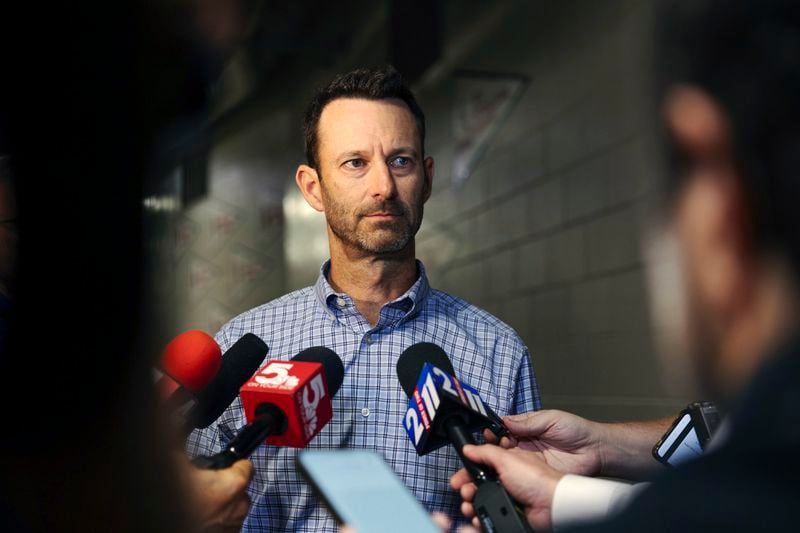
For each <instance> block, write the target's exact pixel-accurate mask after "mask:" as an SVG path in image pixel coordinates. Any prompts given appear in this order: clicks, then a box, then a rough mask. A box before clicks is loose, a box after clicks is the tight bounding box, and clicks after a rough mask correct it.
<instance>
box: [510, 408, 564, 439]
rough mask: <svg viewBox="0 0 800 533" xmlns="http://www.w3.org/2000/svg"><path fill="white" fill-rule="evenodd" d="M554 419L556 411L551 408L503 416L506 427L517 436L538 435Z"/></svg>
mask: <svg viewBox="0 0 800 533" xmlns="http://www.w3.org/2000/svg"><path fill="white" fill-rule="evenodd" d="M555 421H556V412H555V411H551V410H545V411H532V412H529V413H522V414H520V415H510V416H504V417H503V422H505V424H506V427H508V429H509V431H511V433H512V434H514V435H515V436H517V437H538V436H539V435H541V434H542V433H544V432H545V431H547V430H548V429H550V427H551V426H552V425H553V423H554V422H555Z"/></svg>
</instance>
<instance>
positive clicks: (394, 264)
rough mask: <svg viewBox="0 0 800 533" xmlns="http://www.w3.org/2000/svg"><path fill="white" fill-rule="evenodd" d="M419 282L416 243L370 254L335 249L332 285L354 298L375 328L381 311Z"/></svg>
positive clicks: (330, 281)
mask: <svg viewBox="0 0 800 533" xmlns="http://www.w3.org/2000/svg"><path fill="white" fill-rule="evenodd" d="M416 280H417V265H416V261H415V258H414V242H413V241H412V242H411V243H409V245H408V246H407V247H406V248H405V249H404V250H401V251H400V252H397V253H395V254H387V255H378V256H376V255H367V254H364V253H363V252H360V251H357V250H352V249H349V248H346V247H344V246H334V245H332V246H331V266H330V271H329V272H328V282H329V283H330V284H331V287H333V289H334V290H335V291H337V292H344V293H346V294H347V295H348V296H350V298H352V299H353V301H354V303H355V306H356V309H358V311H359V312H360V313H361V314H362V316H363V317H364V318H365V319H366V320H367V321H368V322H369V323H370V324H371V325H372V326H374V325H375V324H377V323H378V319H379V318H380V312H381V308H382V307H383V306H384V305H385V304H386V303H388V302H391V301H392V300H395V299H397V298H399V297H400V296H402V295H403V294H404V293H405V292H406V291H408V289H410V288H411V286H412V285H413V284H414V282H415V281H416Z"/></svg>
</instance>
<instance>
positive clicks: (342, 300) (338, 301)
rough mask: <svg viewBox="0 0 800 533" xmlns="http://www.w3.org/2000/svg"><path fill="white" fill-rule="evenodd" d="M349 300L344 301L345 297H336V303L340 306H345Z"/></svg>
mask: <svg viewBox="0 0 800 533" xmlns="http://www.w3.org/2000/svg"><path fill="white" fill-rule="evenodd" d="M346 303H347V302H345V301H344V298H336V305H338V306H339V307H344V306H345V304H346Z"/></svg>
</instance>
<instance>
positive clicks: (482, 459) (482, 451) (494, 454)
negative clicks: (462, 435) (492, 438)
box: [462, 444, 509, 470]
mask: <svg viewBox="0 0 800 533" xmlns="http://www.w3.org/2000/svg"><path fill="white" fill-rule="evenodd" d="M462 451H463V452H464V455H465V456H466V457H467V459H470V460H471V461H475V462H476V463H481V464H485V465H488V466H490V467H492V468H493V469H494V470H497V465H498V464H499V463H500V462H502V460H503V458H504V457H505V454H508V453H509V451H508V450H505V449H503V448H501V447H500V446H495V445H494V444H483V445H480V446H476V445H474V444H467V445H466V446H464V448H463V450H462Z"/></svg>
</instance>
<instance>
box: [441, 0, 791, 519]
mask: <svg viewBox="0 0 800 533" xmlns="http://www.w3.org/2000/svg"><path fill="white" fill-rule="evenodd" d="M656 21H657V23H658V24H659V28H658V31H657V36H658V37H657V42H656V57H655V61H656V68H657V71H658V75H657V80H658V82H659V84H658V88H659V90H658V94H659V112H660V115H661V119H662V120H663V123H664V125H665V127H666V132H667V135H666V139H665V144H666V145H668V147H669V149H670V152H671V155H672V157H671V164H672V168H671V172H670V179H669V180H668V181H669V187H668V189H669V190H668V193H667V197H668V204H669V206H668V208H667V209H666V214H667V217H666V218H667V223H666V224H665V227H664V228H663V229H664V231H663V234H662V237H660V238H658V239H655V240H654V241H655V242H654V245H656V246H661V247H662V248H664V249H671V250H672V251H673V253H674V257H675V258H676V261H675V262H674V265H675V266H676V269H675V270H673V271H672V272H669V273H668V274H669V275H664V271H663V269H664V268H665V267H664V265H665V264H668V263H667V262H665V261H661V262H660V265H661V266H659V265H658V264H656V265H655V268H657V269H658V270H657V271H656V272H654V273H653V274H654V275H653V276H652V278H653V279H654V280H655V282H656V283H655V284H654V287H653V295H652V297H653V300H654V304H655V306H654V311H655V315H656V320H660V319H663V318H665V317H666V319H667V320H666V321H663V322H660V324H659V325H660V326H662V327H661V328H657V329H661V330H665V331H666V332H667V334H668V339H667V341H668V342H664V343H662V344H663V345H664V346H669V348H670V353H668V354H666V355H668V356H670V357H679V356H680V355H683V354H681V353H679V352H680V351H681V350H679V349H678V347H681V346H683V347H685V350H683V351H685V353H686V355H688V356H690V357H691V361H692V363H693V365H694V369H695V377H696V378H697V380H698V382H699V384H700V385H701V386H702V388H703V390H704V392H705V394H706V397H707V398H710V399H713V400H715V401H716V402H717V403H718V405H719V406H720V409H721V411H722V412H723V416H724V418H723V425H722V427H721V428H720V433H719V434H718V435H717V436H716V438H715V441H714V442H713V446H712V447H711V449H710V450H708V451H707V452H706V454H705V455H703V456H702V457H700V458H698V459H696V460H694V461H691V462H689V463H686V464H684V465H682V466H680V467H678V468H675V469H669V470H667V469H662V470H663V473H662V474H661V475H660V476H658V477H657V478H656V479H655V480H654V482H653V483H652V484H650V485H648V486H646V487H644V488H643V489H642V490H641V491H640V492H639V493H638V495H636V496H635V497H634V498H633V499H632V501H631V502H630V503H629V505H628V506H627V507H626V508H625V509H624V510H623V511H621V512H620V513H619V514H617V515H615V516H614V517H613V518H612V519H611V520H610V521H605V522H602V523H596V524H593V525H587V526H586V527H587V528H589V529H591V530H592V531H606V530H608V531H788V530H797V528H798V520H799V519H798V518H797V516H796V511H797V509H798V508H800V490H798V487H797V481H798V480H799V479H800V456H798V450H800V338H799V337H798V335H797V334H798V331H797V320H798V310H797V305H798V301H799V300H798V280H800V210H798V209H797V206H796V202H797V200H798V198H800V99H798V97H797V95H798V94H800V4H797V3H796V2H788V1H777V0H775V1H762V2H740V1H739V2H731V1H714V0H703V1H700V0H698V1H694V2H674V3H670V4H665V5H662V6H661V10H660V11H659V14H658V16H657V18H656ZM670 279H672V280H677V281H678V283H669V280H670ZM676 295H681V296H682V297H683V298H682V302H681V303H682V305H676V306H673V307H672V308H671V312H670V313H669V314H668V315H662V314H661V313H660V311H659V309H660V307H659V306H660V305H661V303H662V302H664V301H665V300H671V301H673V302H674V298H675V297H676ZM509 423H510V425H511V429H512V430H513V431H515V432H516V433H517V436H518V439H517V443H518V444H519V446H516V447H514V448H513V449H503V448H501V447H498V446H493V445H485V446H480V447H469V448H465V450H464V451H465V453H466V455H467V456H468V457H469V458H470V459H473V460H475V461H478V462H482V463H486V464H489V465H491V466H493V467H494V468H495V469H497V471H498V473H499V474H500V477H501V480H502V482H503V485H504V486H505V487H506V489H508V491H509V492H510V493H511V494H512V495H513V496H514V497H516V498H517V499H518V501H520V502H521V503H522V504H523V505H524V506H525V510H526V513H527V516H528V519H529V521H530V522H531V524H532V525H533V526H534V527H550V526H551V525H552V522H551V518H552V513H551V509H552V504H553V497H554V494H556V495H557V494H558V492H559V491H560V490H561V484H562V483H564V481H565V480H566V479H568V478H564V477H563V476H564V473H565V472H566V473H577V474H598V473H608V472H607V470H608V467H609V464H604V460H605V459H607V458H609V457H610V455H609V454H610V453H611V452H615V453H617V459H616V460H617V461H619V462H618V463H617V465H618V466H619V465H624V464H625V462H626V459H625V454H626V453H628V452H630V453H628V459H627V461H628V462H629V464H630V470H636V466H637V463H638V464H639V466H645V467H646V466H647V463H648V461H649V462H650V464H651V465H652V460H650V459H647V460H646V459H645V457H647V455H649V447H651V446H652V445H653V444H654V443H655V440H657V438H658V436H659V434H660V432H661V431H663V429H665V428H664V425H663V423H662V424H658V423H657V424H656V425H655V426H648V425H647V424H642V425H640V426H637V425H636V424H632V425H619V426H612V425H602V424H594V423H591V422H588V421H586V420H583V419H580V418H579V417H572V418H570V415H566V414H565V413H553V412H549V413H547V412H543V413H538V414H533V415H530V416H528V417H516V418H512V419H509ZM559 428H560V429H561V432H560V436H561V438H562V439H561V440H560V441H559V439H558V438H557V437H558V436H559V431H558V429H559ZM607 430H611V431H610V433H609V432H608V431H607ZM526 434H527V435H528V437H526V436H525V435H526ZM647 442H649V445H646V444H643V443H647ZM512 444H513V443H512ZM537 448H538V450H537ZM617 473H618V474H619V472H617ZM631 473H634V472H630V471H629V472H627V474H631ZM623 474H624V472H623ZM451 482H452V484H453V486H454V487H455V488H456V489H459V490H460V491H461V494H462V497H464V498H465V500H466V501H467V502H469V501H470V500H471V498H472V495H473V493H474V487H473V486H472V485H471V484H470V483H468V478H467V476H466V474H465V473H464V472H463V471H461V472H458V473H457V474H456V475H455V476H454V477H453V478H452V480H451ZM462 509H463V510H464V511H465V513H466V514H468V515H472V514H473V510H472V508H471V505H470V504H469V503H465V504H464V505H463V506H462Z"/></svg>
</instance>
